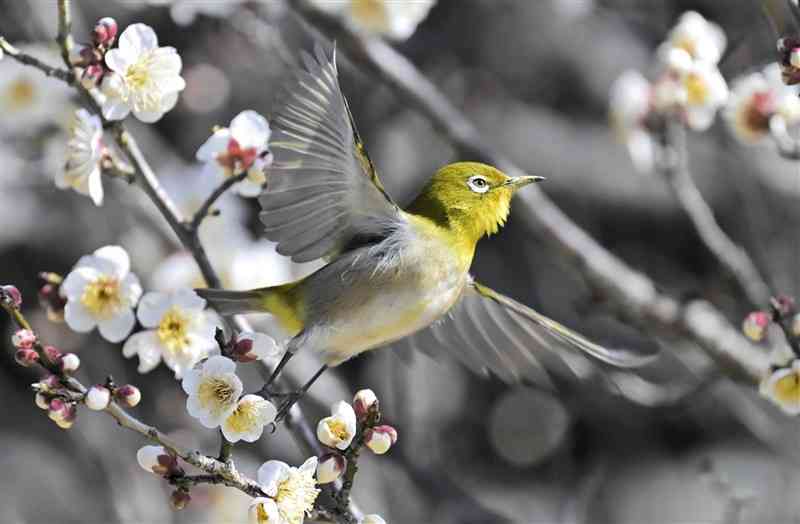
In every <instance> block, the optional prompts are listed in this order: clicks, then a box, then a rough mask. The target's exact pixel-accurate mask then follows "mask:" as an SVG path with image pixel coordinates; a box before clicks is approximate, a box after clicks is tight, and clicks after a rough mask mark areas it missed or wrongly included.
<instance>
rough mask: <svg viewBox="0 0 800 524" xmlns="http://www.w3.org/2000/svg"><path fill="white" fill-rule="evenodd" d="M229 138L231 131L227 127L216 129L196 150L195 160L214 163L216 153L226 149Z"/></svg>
mask: <svg viewBox="0 0 800 524" xmlns="http://www.w3.org/2000/svg"><path fill="white" fill-rule="evenodd" d="M230 139H231V132H230V131H229V130H228V128H222V129H218V130H217V131H215V132H214V134H212V135H211V136H210V137H208V140H206V141H205V142H204V143H203V145H202V146H200V149H198V150H197V154H196V155H195V156H196V157H197V160H199V161H201V162H212V161H213V162H214V163H215V164H216V163H217V162H216V159H217V155H218V154H220V153H222V152H224V151H226V150H227V149H228V142H229V141H230Z"/></svg>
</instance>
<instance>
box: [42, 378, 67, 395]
mask: <svg viewBox="0 0 800 524" xmlns="http://www.w3.org/2000/svg"><path fill="white" fill-rule="evenodd" d="M38 386H39V389H40V390H41V391H49V392H54V391H57V390H59V389H61V388H62V387H64V384H62V383H61V379H60V378H59V377H58V376H56V375H47V376H46V377H45V378H43V379H42V380H41V381H39V383H38Z"/></svg>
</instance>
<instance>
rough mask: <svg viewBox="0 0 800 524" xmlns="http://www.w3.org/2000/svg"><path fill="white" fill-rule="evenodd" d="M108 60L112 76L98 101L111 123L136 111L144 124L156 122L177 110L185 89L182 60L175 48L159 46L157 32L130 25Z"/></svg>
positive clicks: (101, 86)
mask: <svg viewBox="0 0 800 524" xmlns="http://www.w3.org/2000/svg"><path fill="white" fill-rule="evenodd" d="M105 61H106V65H107V66H108V68H109V69H110V70H111V74H108V75H105V76H104V78H103V82H102V84H101V85H100V96H99V97H98V99H99V102H100V104H101V106H102V109H103V116H105V117H106V118H107V119H109V120H122V119H123V118H125V117H126V116H128V114H129V113H130V112H133V115H134V116H135V117H136V118H138V119H139V120H141V121H142V122H148V123H151V122H155V121H157V120H159V119H160V118H161V117H162V116H163V115H164V113H166V112H167V111H169V110H171V109H172V108H173V107H175V104H176V103H177V101H178V93H179V92H180V91H182V90H183V89H184V88H185V87H186V82H185V81H184V80H183V78H182V77H181V75H180V73H181V67H182V65H183V64H182V62H181V57H180V56H179V55H178V53H177V51H176V50H175V48H174V47H159V46H158V37H157V36H156V34H155V32H154V31H153V29H152V28H151V27H149V26H147V25H145V24H133V25H131V26H128V27H127V28H126V29H125V30H124V31H123V32H122V34H121V35H120V37H119V47H117V48H116V49H111V50H110V51H108V53H106V56H105Z"/></svg>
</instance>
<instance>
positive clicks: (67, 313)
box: [61, 246, 142, 342]
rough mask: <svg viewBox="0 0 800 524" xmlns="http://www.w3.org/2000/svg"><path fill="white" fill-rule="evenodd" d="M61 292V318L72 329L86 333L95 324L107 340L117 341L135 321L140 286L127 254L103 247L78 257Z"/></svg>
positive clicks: (124, 335)
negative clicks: (62, 306) (63, 299)
mask: <svg viewBox="0 0 800 524" xmlns="http://www.w3.org/2000/svg"><path fill="white" fill-rule="evenodd" d="M61 293H62V294H63V295H64V296H65V298H66V299H67V304H66V306H64V319H65V320H66V322H67V325H68V326H69V327H70V328H71V329H72V330H74V331H77V332H79V333H87V332H89V331H91V330H93V329H94V328H95V327H97V328H98V329H99V331H100V334H101V335H102V336H103V338H105V339H106V340H108V341H109V342H120V341H122V340H123V339H124V338H125V337H127V336H128V335H129V334H130V332H131V330H132V329H133V325H134V323H135V322H136V318H135V316H134V314H133V308H134V307H135V306H136V304H137V303H138V302H139V298H140V297H141V296H142V287H141V285H140V284H139V279H138V278H137V277H136V275H134V274H133V273H131V272H130V258H129V257H128V253H126V252H125V250H124V249H123V248H121V247H119V246H106V247H102V248H100V249H98V250H97V251H95V252H94V254H92V255H86V256H83V257H81V259H80V260H78V263H77V264H76V265H75V267H74V268H73V270H72V272H70V274H69V275H67V278H66V279H64V283H63V284H62V285H61Z"/></svg>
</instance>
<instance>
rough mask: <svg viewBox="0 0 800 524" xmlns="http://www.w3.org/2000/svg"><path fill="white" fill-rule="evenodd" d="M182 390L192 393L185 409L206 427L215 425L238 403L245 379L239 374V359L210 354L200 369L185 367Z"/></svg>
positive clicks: (228, 414) (222, 421) (188, 393)
mask: <svg viewBox="0 0 800 524" xmlns="http://www.w3.org/2000/svg"><path fill="white" fill-rule="evenodd" d="M182 386H183V390H184V391H185V392H186V394H187V395H189V398H188V399H187V400H186V410H187V411H188V412H189V414H190V415H191V416H193V417H195V418H197V419H198V420H199V421H200V423H201V424H202V425H203V426H205V427H207V428H216V427H218V426H220V425H222V424H223V423H224V422H225V420H226V419H227V418H228V417H230V416H231V415H232V414H233V412H234V411H235V410H236V408H237V407H238V405H239V396H240V395H241V394H242V388H243V387H242V381H241V380H240V379H239V377H237V376H236V363H235V362H234V361H233V360H231V359H229V358H227V357H222V356H215V357H211V358H209V359H208V360H206V361H205V362H204V363H203V364H202V366H201V367H200V368H199V369H190V370H188V371H186V373H185V375H184V377H183V382H182Z"/></svg>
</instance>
